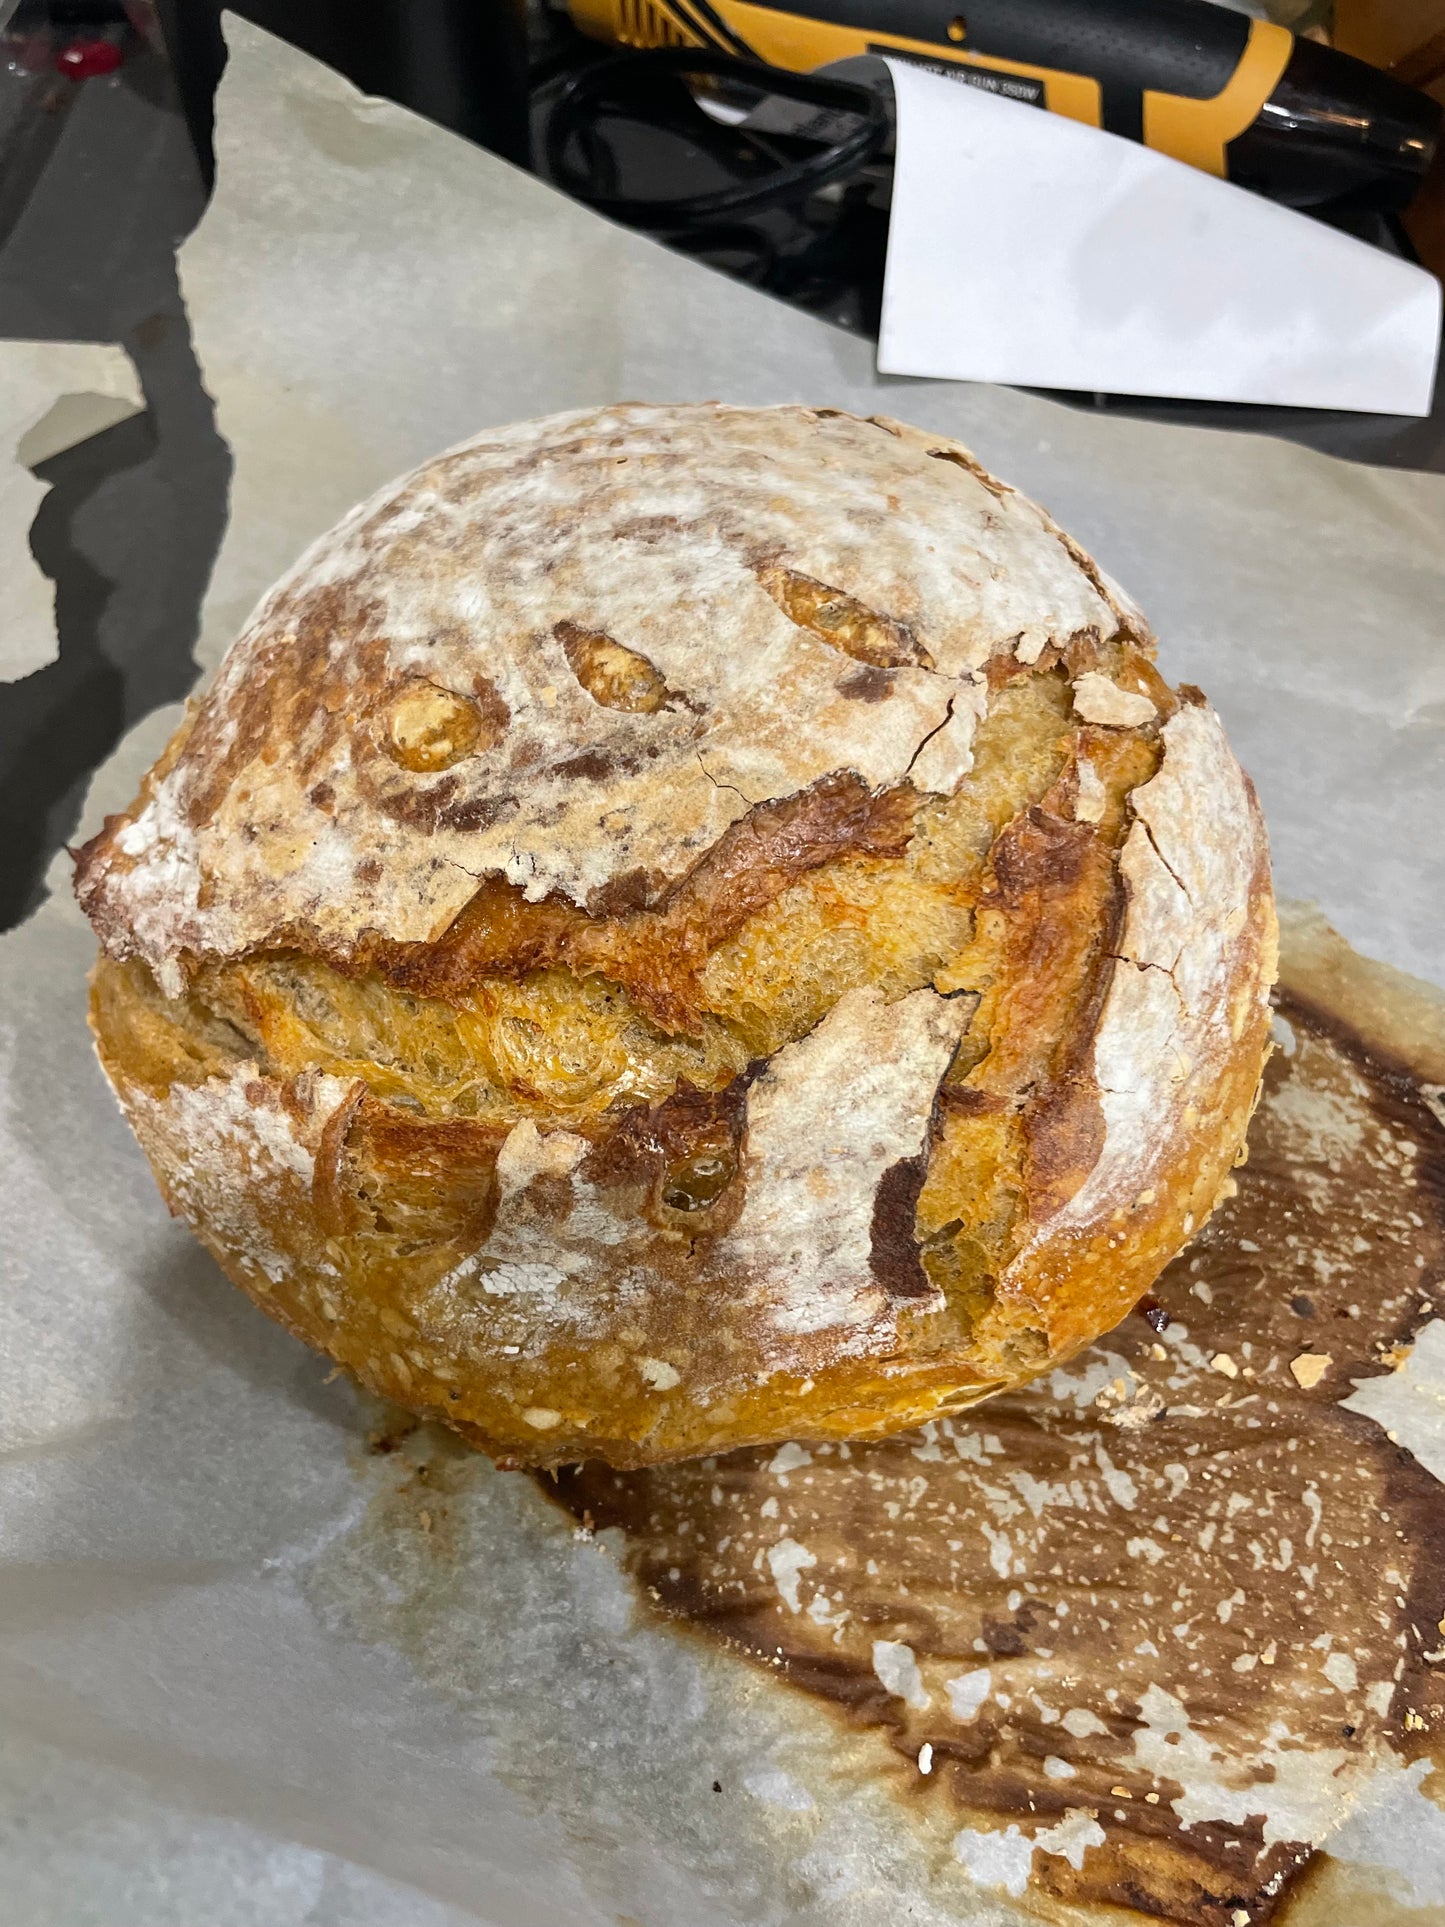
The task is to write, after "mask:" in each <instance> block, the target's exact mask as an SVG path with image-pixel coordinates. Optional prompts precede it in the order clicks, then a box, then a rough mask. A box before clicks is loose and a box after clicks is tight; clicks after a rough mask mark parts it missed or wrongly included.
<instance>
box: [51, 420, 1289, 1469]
mask: <svg viewBox="0 0 1445 1927" xmlns="http://www.w3.org/2000/svg"><path fill="white" fill-rule="evenodd" d="M1153 653H1154V651H1153V638H1152V636H1151V635H1150V633H1149V631H1148V629H1147V626H1146V625H1145V623H1144V621H1143V619H1142V617H1141V616H1140V615H1139V613H1138V611H1137V610H1136V609H1135V608H1134V607H1133V606H1132V604H1130V603H1129V602H1128V601H1127V600H1126V599H1125V598H1124V597H1123V596H1122V595H1121V594H1120V592H1119V591H1118V590H1117V589H1116V588H1114V586H1113V585H1112V584H1110V583H1109V582H1108V581H1107V580H1106V579H1105V578H1104V577H1103V576H1102V575H1101V574H1100V572H1099V571H1098V570H1097V569H1096V568H1095V567H1094V565H1093V564H1092V563H1091V562H1090V561H1089V560H1088V558H1087V557H1086V556H1084V555H1083V553H1082V552H1081V551H1080V550H1079V549H1078V548H1077V547H1076V546H1075V545H1074V544H1073V543H1072V542H1070V541H1069V539H1068V538H1067V537H1066V536H1064V535H1063V534H1062V533H1061V532H1060V531H1059V530H1058V529H1056V528H1055V527H1054V525H1053V524H1052V523H1051V522H1050V521H1049V519H1048V518H1047V516H1045V515H1044V514H1043V512H1042V511H1041V510H1039V509H1038V508H1036V507H1035V506H1034V505H1033V504H1032V503H1030V502H1029V501H1027V500H1026V498H1024V497H1022V496H1020V495H1018V494H1017V493H1015V492H1014V491H1013V490H1010V489H1008V488H1007V487H1005V486H1004V485H1003V484H1001V483H999V482H997V481H995V480H994V479H993V478H992V477H991V476H989V475H987V474H986V473H985V472H984V471H983V470H982V469H981V468H980V467H979V465H978V463H977V462H976V461H975V460H974V458H973V457H972V456H971V455H970V454H969V453H968V452H967V451H966V450H964V449H962V448H960V447H958V446H957V445H956V444H953V443H948V442H946V441H944V440H943V439H942V438H940V437H937V436H930V435H925V434H923V433H921V432H920V431H918V430H915V429H910V428H905V427H903V426H902V425H901V424H898V423H896V422H891V421H886V420H883V419H881V418H880V419H877V420H872V421H866V422H864V421H859V420H856V419H855V418H853V417H850V416H844V415H840V414H838V413H836V412H835V411H831V410H809V409H804V408H785V409H771V410H750V409H729V408H720V407H706V408H699V407H675V408H663V407H645V406H627V407H619V408H614V409H608V410H601V411H595V412H592V413H588V414H580V415H569V416H558V417H552V418H550V419H549V420H546V421H542V422H531V423H523V424H521V425H519V426H517V427H514V428H510V429H504V430H500V431H497V432H495V433H492V434H489V435H485V436H482V437H479V438H478V439H477V440H475V441H473V442H470V443H468V444H465V445H464V446H463V447H461V448H459V449H456V450H454V451H452V452H451V453H450V454H448V455H444V456H441V457H439V458H438V459H437V460H435V461H433V462H431V463H429V464H428V465H427V466H426V467H424V468H422V469H420V470H418V471H417V472H416V473H415V474H413V475H411V476H408V477H406V478H405V479H403V480H402V481H401V482H399V483H397V484H395V485H394V486H393V487H391V488H389V489H388V490H386V491H384V492H383V494H381V495H380V496H378V497H376V498H374V499H373V500H372V501H371V502H368V503H366V504H364V505H363V506H362V507H361V508H359V509H357V510H356V511H354V512H353V514H352V515H351V516H349V517H348V518H347V520H346V521H345V522H343V523H342V524H341V525H340V527H339V528H338V529H337V530H335V531H334V532H333V533H332V534H331V535H329V536H326V537H324V538H323V539H322V540H321V541H320V542H319V543H317V544H316V545H315V546H314V547H313V548H312V549H311V550H310V551H309V552H308V554H307V555H306V556H304V557H303V558H302V560H301V562H300V563H299V564H298V566H297V568H296V569H295V571H293V573H292V574H291V575H290V576H289V577H288V578H287V579H286V580H285V581H283V582H282V583H281V584H280V585H279V586H278V587H277V588H276V589H275V590H274V591H273V592H272V593H271V595H270V596H269V597H267V599H266V600H265V601H264V602H263V603H262V605H261V607H260V609H259V610H258V611H257V613H256V615H255V616H254V617H253V618H252V620H251V622H250V623H249V624H248V626H247V628H246V630H245V632H244V633H243V634H242V636H241V637H240V638H239V639H238V641H237V642H236V643H235V644H234V645H233V647H232V649H231V651H230V652H229V654H228V656H227V658H226V661H225V662H224V664H223V665H222V668H221V671H220V673H219V675H218V677H217V679H216V682H215V684H214V686H213V687H212V689H211V691H210V692H209V694H208V695H207V696H205V697H204V698H203V699H202V700H201V701H200V702H199V703H198V704H196V705H195V706H194V707H193V708H192V710H191V711H190V713H189V714H188V716H187V718H186V720H185V722H184V723H183V725H182V727H181V729H180V730H179V731H178V732H177V735H176V737H175V739H174V740H173V742H172V743H171V745H170V746H169V748H168V749H167V751H166V752H165V754H164V756H163V757H162V759H161V761H160V762H159V763H158V764H157V765H156V767H155V769H154V770H152V771H151V773H150V775H149V776H148V777H147V778H146V780H145V782H144V784H143V786H142V790H141V794H140V795H139V797H138V798H137V800H136V802H135V804H134V805H133V806H132V807H131V809H130V810H129V811H128V812H126V814H125V815H123V816H120V817H112V818H109V819H107V822H106V825H105V827H104V829H103V830H102V832H101V834H100V835H99V836H98V837H96V838H95V839H94V841H93V842H92V843H90V844H89V845H87V846H86V848H85V849H84V850H83V851H82V852H81V855H80V860H79V864H78V869H77V879H76V887H77V891H78V894H79V896H80V899H81V902H82V903H83V905H84V906H85V909H86V911H87V913H88V914H89V916H90V917H91V920H92V922H93V923H94V925H95V927H96V930H97V932H98V933H99V935H100V938H101V943H102V956H101V959H100V962H99V963H98V965H97V968H96V973H95V977H94V986H93V997H92V1023H93V1027H94V1030H95V1034H96V1038H97V1042H98V1046H99V1050H100V1055H101V1060H102V1062H103V1064H104V1065H105V1068H106V1071H107V1074H108V1075H109V1077H110V1079H111V1082H112V1084H113V1086H114V1087H115V1090H116V1092H117V1095H118V1096H119V1098H120V1101H121V1104H122V1107H123V1108H124V1110H125V1113H126V1115H127V1117H128V1118H129V1120H130V1122H131V1124H132V1126H133V1128H134V1130H135V1132H136V1134H137V1136H138V1137H139V1139H140V1141H141V1144H142V1145H143V1147H144V1149H145V1151H146V1154H147V1156H148V1157H149V1159H150V1161H151V1164H152V1167H153V1169H154V1171H155V1174H156V1177H157V1180H158V1182H159V1183H160V1186H161V1188H162V1190H163V1192H164V1193H165V1195H166V1197H167V1200H168V1201H169V1203H170V1204H171V1207H172V1209H173V1210H176V1211H178V1212H180V1213H181V1214H183V1215H184V1216H185V1217H186V1219H187V1220H188V1222H189V1223H190V1224H191V1225H192V1226H193V1227H194V1229H195V1230H196V1232H197V1234H198V1235H199V1236H200V1237H201V1238H202V1239H203V1240H204V1241H205V1242H206V1243H207V1245H208V1246H209V1247H210V1249H211V1250H212V1251H213V1252H214V1253H215V1254H216V1256H217V1258H218V1259H219V1261H220V1262H221V1264H222V1265H223V1266H224V1268H225V1269H226V1270H227V1272H228V1273H229V1274H230V1276H231V1277H232V1278H234V1279H235V1280H236V1281H237V1283H239V1284H241V1285H242V1286H243V1287H244V1288H245V1289H246V1290H247V1291H248V1292H250V1293H251V1295H252V1296H253V1297H254V1298H255V1299H256V1301H257V1302H258V1303H259V1304H261V1305H263V1306H264V1307H265V1308H266V1309H267V1310H268V1311H270V1312H271V1313H272V1315H273V1316H275V1317H277V1318H279V1319H280V1320H281V1321H282V1322H283V1323H284V1324H286V1325H287V1326H288V1327H289V1328H290V1329H291V1330H293V1331H295V1332H297V1333H299V1334H300V1335H301V1336H302V1337H304V1338H306V1339H307V1340H308V1341H309V1342H310V1343H312V1344H314V1345H316V1346H318V1347H320V1348H321V1349H323V1350H325V1351H327V1352H329V1353H330V1354H331V1355H332V1356H333V1357H334V1358H336V1359H338V1360H339V1361H340V1362H341V1363H342V1364H344V1365H346V1366H347V1367H348V1368H349V1369H350V1370H352V1371H353V1372H355V1373H356V1375H357V1376H358V1377H359V1378H360V1379H361V1380H362V1381H363V1382H364V1383H366V1384H367V1385H369V1386H370V1387H371V1388H372V1389H373V1390H375V1391H377V1392H380V1393H382V1394H384V1395H386V1396H388V1397H391V1398H394V1399H398V1400H400V1401H401V1402H403V1403H404V1404H408V1405H410V1406H412V1407H414V1408H415V1409H417V1410H418V1411H424V1412H428V1413H431V1414H434V1415H436V1416H439V1417H441V1418H443V1419H445V1420H446V1421H447V1422H448V1423H450V1424H452V1425H454V1426H455V1427H456V1428H457V1430H459V1431H460V1432H462V1433H463V1434H464V1435H465V1436H467V1437H468V1438H470V1439H472V1440H474V1441H475V1442H476V1443H477V1444H479V1445H481V1446H483V1447H485V1448H486V1449H487V1450H489V1451H491V1452H493V1453H494V1454H497V1455H498V1456H500V1457H503V1458H505V1459H508V1460H511V1461H513V1462H518V1463H520V1462H534V1463H553V1464H555V1463H561V1462H565V1461H567V1460H572V1459H577V1458H580V1457H601V1458H605V1459H609V1460H611V1461H612V1462H613V1463H615V1464H618V1465H639V1464H644V1463H648V1462H652V1461H657V1460H663V1459H668V1458H676V1457H682V1456H686V1455H689V1454H693V1453H702V1452H708V1451H717V1450H725V1449H728V1448H730V1447H732V1446H735V1445H741V1444H745V1443H758V1442H764V1441H768V1440H771V1439H775V1438H783V1437H789V1438H809V1437H818V1438H823V1437H850V1436H862V1435H868V1434H874V1433H881V1432H887V1431H893V1430H897V1429H899V1428H902V1427H906V1426H909V1425H914V1424H917V1423H919V1422H921V1421H922V1420H924V1419H927V1418H929V1417H931V1416H933V1415H935V1414H937V1413H939V1412H944V1411H954V1410H957V1409H959V1408H960V1407H962V1406H965V1405H968V1404H970V1403H973V1402H974V1401H976V1400H977V1399H979V1398H982V1397H986V1396H987V1395H988V1394H989V1393H990V1392H992V1391H996V1390H998V1389H999V1388H1000V1387H1001V1386H1003V1385H1007V1384H1012V1383H1016V1382H1018V1381H1019V1380H1020V1379H1022V1378H1026V1377H1028V1376H1030V1375H1032V1374H1033V1373H1035V1372H1037V1371H1039V1370H1041V1369H1043V1368H1045V1367H1047V1366H1048V1365H1049V1364H1051V1363H1052V1362H1054V1361H1056V1360H1058V1359H1061V1358H1063V1357H1066V1356H1068V1355H1069V1354H1070V1353H1071V1352H1073V1351H1074V1350H1076V1349H1077V1348H1078V1347H1079V1346H1081V1345H1083V1344H1085V1343H1087V1342H1088V1341H1089V1340H1090V1339H1091V1338H1093V1337H1095V1336H1096V1335H1097V1334H1098V1333H1099V1332H1100V1331H1102V1330H1105V1329H1107V1328H1108V1327H1109V1326H1110V1325H1112V1324H1113V1323H1115V1322H1116V1321H1117V1320H1118V1319H1119V1318H1120V1317H1121V1316H1123V1314H1124V1313H1125V1312H1126V1311H1127V1310H1128V1309H1129V1307H1130V1306H1131V1305H1132V1304H1133V1303H1134V1302H1135V1301H1136V1300H1137V1298H1138V1297H1139V1295H1140V1294H1141V1293H1142V1292H1143V1291H1145V1290H1146V1289H1147V1288H1148V1286H1149V1284H1150V1283H1151V1282H1152V1281H1153V1279H1154V1277H1155V1276H1156V1275H1157V1273H1158V1271H1159V1270H1160V1269H1161V1267H1162V1266H1163V1264H1164V1263H1165V1262H1166V1261H1167V1260H1168V1259H1169V1258H1170V1257H1172V1256H1173V1255H1174V1253H1175V1252H1176V1251H1177V1250H1178V1249H1179V1248H1180V1246H1181V1245H1182V1244H1183V1243H1184V1242H1185V1241H1186V1240H1187V1239H1188V1238H1189V1236H1190V1235H1191V1234H1192V1233H1193V1232H1194V1231H1195V1230H1196V1229H1197V1228H1198V1227H1199V1226H1200V1225H1201V1224H1202V1223H1203V1221H1204V1219H1205V1217H1206V1216H1207V1215H1208V1213H1209V1211H1210V1210H1211V1208H1212V1207H1213V1204H1214V1202H1215V1200H1216V1198H1217V1197H1218V1196H1219V1195H1220V1192H1221V1190H1222V1189H1223V1188H1224V1187H1225V1186H1226V1185H1227V1183H1228V1182H1229V1176H1228V1174H1229V1170H1230V1167H1231V1165H1232V1164H1233V1163H1234V1162H1235V1160H1236V1156H1237V1154H1238V1153H1239V1150H1240V1146H1241V1144H1242V1141H1243V1137H1244V1131H1245V1127H1246V1124H1247V1122H1248V1118H1249V1113H1250V1109H1251V1106H1252V1104H1253V1101H1254V1096H1255V1092H1256V1089H1257V1086H1258V1080H1259V1073H1260V1069H1261V1066H1262V1063H1263V1058H1264V1054H1265V1050H1266V1035H1267V1029H1268V1007H1267V999H1268V991H1269V987H1270V984H1271V982H1272V980H1273V975H1274V967H1275V923H1274V911H1273V903H1272V898H1271V892H1270V883H1269V865H1268V854H1267V849H1266V844H1265V837H1264V831H1263V826H1262V824H1261V821H1260V816H1259V810H1258V806H1257V803H1256V801H1255V797H1254V793H1253V790H1252V788H1251V786H1250V784H1249V781H1248V779H1247V777H1245V776H1244V774H1243V773H1242V772H1241V770H1240V769H1239V766H1238V765H1237V763H1236V762H1235V760H1234V758H1233V756H1232V754H1231V752H1230V750H1229V747H1228V745H1227V743H1226V741H1225V739H1224V735H1223V732H1222V730H1221V728H1220V725H1219V722H1218V719H1217V717H1216V716H1215V715H1214V712H1213V711H1212V710H1211V709H1210V708H1209V707H1208V705H1207V704H1206V703H1205V701H1204V699H1203V697H1202V696H1200V695H1199V693H1198V692H1197V691H1193V690H1184V691H1181V692H1179V693H1178V694H1176V693H1175V692H1173V691H1171V690H1170V689H1169V688H1168V687H1167V685H1165V684H1164V683H1163V682H1162V681H1161V679H1160V677H1159V675H1158V673H1157V671H1156V670H1155V668H1154V666H1153Z"/></svg>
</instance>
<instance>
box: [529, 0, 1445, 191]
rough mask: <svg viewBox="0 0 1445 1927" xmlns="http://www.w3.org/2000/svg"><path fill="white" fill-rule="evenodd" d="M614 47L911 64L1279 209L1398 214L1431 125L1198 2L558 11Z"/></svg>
mask: <svg viewBox="0 0 1445 1927" xmlns="http://www.w3.org/2000/svg"><path fill="white" fill-rule="evenodd" d="M567 8H568V11H569V12H570V14H571V17H572V19H573V21H574V23H575V24H576V25H577V26H578V27H579V28H580V29H581V30H582V32H584V33H586V34H588V35H590V36H591V37H592V38H594V39H598V40H604V41H608V42H610V43H612V44H613V45H616V46H619V47H632V48H658V47H701V48H707V49H709V50H713V51H715V52H718V53H726V54H732V55H735V56H738V57H740V58H742V59H744V60H749V61H755V62H759V63H762V64H763V65H765V66H772V67H780V68H785V69H787V70H788V71H790V72H793V73H809V72H812V71H813V70H815V69H817V68H819V67H822V66H825V65H827V64H829V63H831V62H833V61H837V60H842V59H846V58H847V57H849V56H851V55H857V54H885V53H886V54H889V55H894V56H901V57H902V58H904V59H908V60H915V61H920V62H922V63H924V64H925V65H927V66H929V67H933V68H936V69H938V70H939V71H941V72H944V73H947V74H949V75H951V76H952V77H953V78H955V79H957V80H960V81H965V82H967V83H969V84H970V85H972V86H975V87H984V88H987V89H988V90H989V91H991V92H994V93H1000V94H1005V95H1008V96H1010V97H1011V98H1013V99H1015V100H1020V101H1025V102H1028V103H1030V104H1031V105H1034V106H1037V107H1042V108H1047V109H1049V110H1050V111H1052V112H1054V113H1058V114H1066V115H1068V116H1069V117H1070V118H1071V119H1073V120H1078V121H1084V122H1086V123H1087V124H1088V125H1089V126H1091V127H1102V128H1104V129H1106V130H1107V131H1108V132H1110V133H1114V134H1123V135H1127V136H1129V137H1130V138H1131V139H1134V140H1138V141H1142V142H1143V143H1144V144H1145V145H1146V146H1148V147H1152V148H1156V149H1157V150H1158V151H1159V152H1160V153H1163V154H1170V155H1172V156H1173V157H1174V158H1175V159H1176V160H1180V161H1187V162H1189V163H1190V164H1191V165H1192V166H1194V167H1198V168H1202V169H1203V170H1204V171H1205V172H1206V173H1209V174H1217V175H1219V176H1221V177H1223V178H1224V179H1227V180H1232V181H1235V182H1237V183H1238V184H1239V185H1241V186H1245V187H1250V188H1254V189H1256V190H1257V191H1259V192H1262V193H1265V194H1268V195H1270V196H1271V197H1272V198H1274V199H1276V200H1281V201H1285V202H1287V203H1289V204H1290V205H1292V206H1299V207H1309V206H1316V205H1320V204H1323V203H1326V202H1335V201H1339V200H1341V199H1350V198H1358V199H1359V200H1361V202H1362V203H1367V204H1368V205H1371V206H1374V207H1384V208H1391V207H1394V208H1398V207H1404V206H1405V205H1407V204H1408V203H1409V201H1410V200H1411V199H1412V198H1413V197H1414V194H1415V192H1416V190H1417V189H1418V187H1419V184H1420V181H1421V179H1422V177H1423V176H1424V174H1425V172H1426V170H1427V169H1428V168H1429V165H1430V162H1431V160H1432V157H1433V155H1434V152H1435V148H1436V145H1437V141H1438V137H1439V132H1440V123H1441V118H1442V110H1441V108H1440V106H1439V104H1438V103H1437V102H1435V101H1433V100H1431V99H1430V97H1429V96H1428V95H1426V94H1423V93H1419V92H1417V91H1416V90H1415V89H1414V88H1412V87H1406V86H1403V85H1402V84H1401V83H1400V82H1399V81H1397V80H1393V79H1391V78H1390V77H1389V76H1388V75H1387V74H1384V73H1381V72H1380V71H1379V70H1378V69H1376V68H1374V67H1370V66H1367V65H1366V64H1365V63H1364V62H1363V61H1360V60H1355V59H1352V58H1351V57H1350V56H1348V55H1346V54H1342V53H1339V52H1337V51H1336V50H1334V49H1333V48H1331V47H1328V46H1325V45H1322V44H1320V43H1319V42H1318V41H1315V40H1312V39H1308V38H1304V37H1296V36H1295V35H1294V34H1291V33H1289V32H1288V31H1287V30H1286V29H1285V28H1284V27H1280V26H1275V25H1273V24H1271V23H1270V22H1268V21H1263V20H1255V19H1251V18H1250V17H1248V16H1247V15H1245V14H1241V13H1236V12H1233V11H1232V10H1230V9H1229V8H1227V7H1223V6H1217V5H1212V4H1210V0H790V3H789V4H788V5H786V6H764V5H760V4H758V0H567Z"/></svg>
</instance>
